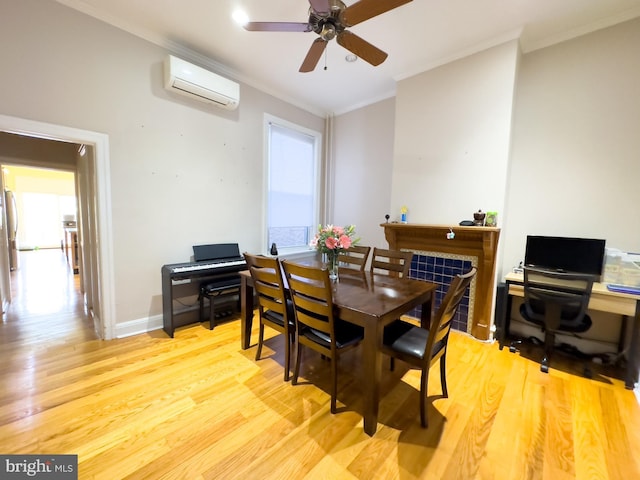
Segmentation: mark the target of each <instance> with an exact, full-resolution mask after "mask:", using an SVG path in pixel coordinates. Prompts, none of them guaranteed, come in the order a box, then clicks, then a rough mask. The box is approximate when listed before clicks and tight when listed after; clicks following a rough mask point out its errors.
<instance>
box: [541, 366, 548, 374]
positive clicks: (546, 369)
mask: <svg viewBox="0 0 640 480" xmlns="http://www.w3.org/2000/svg"><path fill="white" fill-rule="evenodd" d="M540 371H541V372H542V373H549V365H540Z"/></svg>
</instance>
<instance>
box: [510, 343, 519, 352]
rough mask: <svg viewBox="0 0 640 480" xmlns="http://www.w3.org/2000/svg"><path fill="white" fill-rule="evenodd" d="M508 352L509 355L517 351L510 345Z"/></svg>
mask: <svg viewBox="0 0 640 480" xmlns="http://www.w3.org/2000/svg"><path fill="white" fill-rule="evenodd" d="M509 351H510V352H511V353H516V352H517V351H518V350H517V349H516V347H514V346H513V345H511V346H510V347H509Z"/></svg>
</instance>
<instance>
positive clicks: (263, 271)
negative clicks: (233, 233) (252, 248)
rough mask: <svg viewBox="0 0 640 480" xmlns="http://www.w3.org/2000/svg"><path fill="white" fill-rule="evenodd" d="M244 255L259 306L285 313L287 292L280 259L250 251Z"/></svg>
mask: <svg viewBox="0 0 640 480" xmlns="http://www.w3.org/2000/svg"><path fill="white" fill-rule="evenodd" d="M244 257H245V260H246V261H247V265H248V266H249V272H250V273H251V277H252V279H253V286H254V289H255V291H256V294H257V297H258V305H259V307H260V308H261V309H263V310H273V311H274V312H277V313H280V314H282V315H285V314H286V313H285V312H286V294H285V290H284V281H283V277H282V267H281V265H280V261H279V260H278V259H277V258H271V257H264V256H259V255H251V254H249V253H245V254H244Z"/></svg>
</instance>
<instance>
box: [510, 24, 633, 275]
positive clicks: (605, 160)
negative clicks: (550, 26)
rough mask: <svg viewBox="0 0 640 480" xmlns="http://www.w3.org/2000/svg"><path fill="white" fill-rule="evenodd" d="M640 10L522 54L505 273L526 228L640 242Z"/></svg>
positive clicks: (622, 243)
mask: <svg viewBox="0 0 640 480" xmlns="http://www.w3.org/2000/svg"><path fill="white" fill-rule="evenodd" d="M639 52H640V19H636V20H632V21H629V22H625V23H622V24H619V25H617V26H614V27H611V28H607V29H604V30H600V31H598V32H594V33H592V34H590V35H585V36H583V37H579V38H576V39H574V40H571V41H567V42H564V43H561V44H559V45H556V46H552V47H548V48H545V49H543V50H539V51H536V52H532V53H529V54H527V55H524V56H523V58H522V62H521V65H520V74H519V76H518V86H517V97H516V107H515V115H514V129H513V153H512V157H511V173H510V175H509V189H508V193H507V212H506V216H505V225H504V231H503V234H504V235H503V240H502V241H503V246H504V250H503V251H504V262H503V273H506V271H508V270H509V269H510V268H511V267H512V266H513V265H516V264H517V263H518V262H519V261H520V260H522V258H523V256H524V247H525V240H526V235H527V234H539V235H560V236H577V237H595V238H604V239H606V240H607V246H612V247H617V248H621V249H623V250H626V251H640V222H639V221H638V218H639V216H638V213H637V208H638V206H639V205H640V183H639V182H640V80H639V79H640V54H639Z"/></svg>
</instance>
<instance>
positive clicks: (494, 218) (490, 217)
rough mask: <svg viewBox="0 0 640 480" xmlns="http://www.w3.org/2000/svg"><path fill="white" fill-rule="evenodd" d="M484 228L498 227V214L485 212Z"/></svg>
mask: <svg viewBox="0 0 640 480" xmlns="http://www.w3.org/2000/svg"><path fill="white" fill-rule="evenodd" d="M484 226H485V227H497V226H498V212H487V218H486V219H485V221H484Z"/></svg>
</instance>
